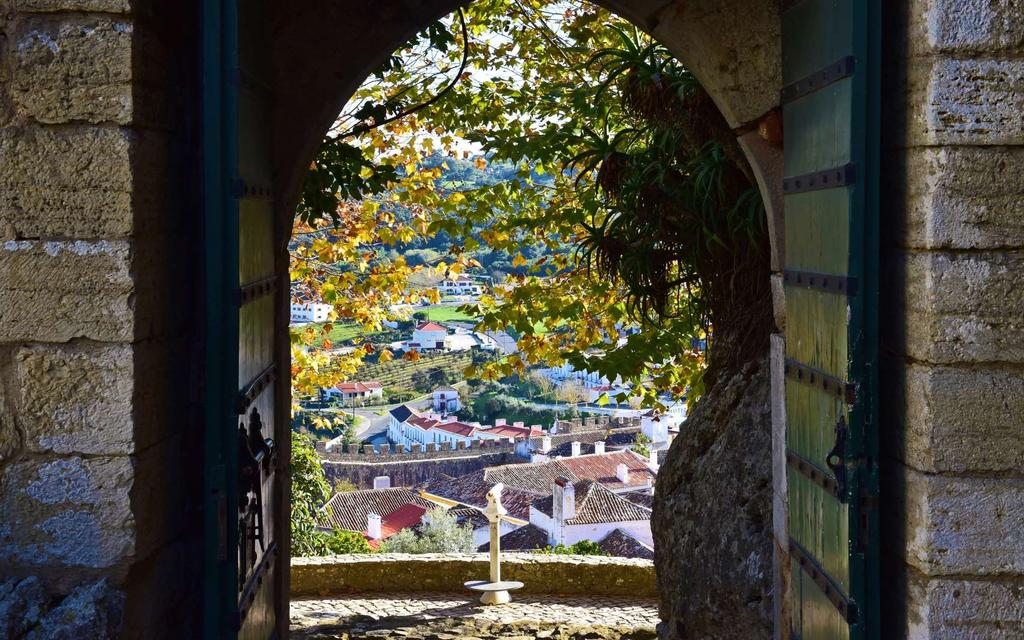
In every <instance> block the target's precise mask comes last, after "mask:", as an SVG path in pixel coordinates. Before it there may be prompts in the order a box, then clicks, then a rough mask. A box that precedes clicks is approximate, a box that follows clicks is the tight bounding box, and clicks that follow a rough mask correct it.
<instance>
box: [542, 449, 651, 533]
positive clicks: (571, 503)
mask: <svg viewBox="0 0 1024 640" xmlns="http://www.w3.org/2000/svg"><path fill="white" fill-rule="evenodd" d="M623 466H624V465H623ZM627 473H628V472H627ZM530 524H532V525H534V526H536V527H538V528H540V529H543V530H544V531H545V532H547V534H548V544H551V545H557V544H564V545H566V546H569V545H571V544H574V543H576V542H579V541H580V540H591V541H594V542H600V541H601V540H604V539H605V538H606V537H607V536H608V535H609V534H611V533H612V532H613V531H615V530H616V529H619V530H621V531H623V532H625V533H626V534H628V535H629V536H630V537H632V538H634V539H636V540H637V541H639V542H641V543H642V544H644V545H646V546H649V547H652V546H654V536H653V535H652V534H651V510H650V509H648V508H646V507H643V506H640V505H638V504H635V503H633V502H630V501H629V500H626V499H625V498H623V497H622V496H620V495H617V494H615V493H613V492H612V491H610V490H608V489H607V488H605V487H604V486H603V485H602V484H601V483H599V482H595V481H593V480H581V481H579V482H576V483H573V482H571V481H570V480H569V479H567V478H565V477H564V476H562V477H559V478H557V479H556V480H555V481H554V482H553V483H552V484H551V495H550V496H546V497H544V498H538V499H536V500H534V501H533V502H532V503H531V504H530Z"/></svg>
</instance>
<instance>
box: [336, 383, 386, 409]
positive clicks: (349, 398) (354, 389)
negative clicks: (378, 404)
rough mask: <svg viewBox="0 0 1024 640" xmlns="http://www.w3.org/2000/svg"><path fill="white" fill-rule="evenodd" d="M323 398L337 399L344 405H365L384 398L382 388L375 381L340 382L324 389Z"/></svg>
mask: <svg viewBox="0 0 1024 640" xmlns="http://www.w3.org/2000/svg"><path fill="white" fill-rule="evenodd" d="M324 396H326V397H329V398H338V399H340V400H341V401H342V402H344V403H345V404H350V403H355V404H366V403H367V402H372V401H373V400H375V399H381V398H383V397H384V386H383V385H382V384H381V383H379V382H377V381H376V380H371V381H370V382H342V383H340V384H338V385H337V386H334V387H329V388H327V389H324Z"/></svg>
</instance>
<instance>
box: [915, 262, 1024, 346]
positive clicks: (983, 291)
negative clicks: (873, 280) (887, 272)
mask: <svg viewBox="0 0 1024 640" xmlns="http://www.w3.org/2000/svg"><path fill="white" fill-rule="evenodd" d="M900 261H901V263H902V264H901V266H900V267H899V269H900V270H902V271H903V272H904V273H903V274H902V277H903V282H905V283H906V284H905V301H904V302H905V305H906V315H905V317H904V318H903V322H904V331H905V343H906V344H905V348H906V352H907V353H908V354H909V355H910V356H912V357H914V358H915V359H918V360H925V361H928V362H936V363H951V362H1017V363H1019V362H1024V314H1021V309H1024V287H1022V286H1021V279H1020V274H1021V273H1022V272H1024V253H1022V252H1021V251H1012V252H1005V253H994V252H990V253H988V252H987V253H968V254H949V253H911V254H905V255H904V256H903V257H902V258H901V260H900Z"/></svg>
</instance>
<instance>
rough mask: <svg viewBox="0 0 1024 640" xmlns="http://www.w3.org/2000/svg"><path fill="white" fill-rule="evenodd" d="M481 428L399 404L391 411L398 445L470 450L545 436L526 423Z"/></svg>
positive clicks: (392, 437)
mask: <svg viewBox="0 0 1024 640" xmlns="http://www.w3.org/2000/svg"><path fill="white" fill-rule="evenodd" d="M496 422H497V424H495V425H494V426H491V425H482V424H480V423H478V422H472V423H467V422H461V421H460V420H458V419H457V418H455V417H454V416H451V415H445V414H437V413H427V414H420V413H417V412H416V411H414V410H413V409H411V408H410V407H409V406H408V405H404V404H403V405H399V406H398V407H395V408H394V409H392V410H391V411H389V412H388V429H387V437H388V440H390V441H391V442H393V443H395V444H403V445H412V444H424V445H425V444H431V443H433V444H436V445H439V446H443V445H450V446H452V447H459V446H461V447H470V446H472V445H473V442H474V441H479V440H517V441H523V442H526V441H528V440H529V439H530V438H533V437H537V436H540V435H542V434H543V430H542V429H541V428H540V426H538V425H534V426H532V427H526V426H525V425H523V423H521V422H519V423H515V424H513V425H508V424H505V421H504V420H498V421H496Z"/></svg>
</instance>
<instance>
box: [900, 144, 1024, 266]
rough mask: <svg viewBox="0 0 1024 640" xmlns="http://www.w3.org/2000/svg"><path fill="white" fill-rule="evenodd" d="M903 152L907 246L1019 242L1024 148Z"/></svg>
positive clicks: (1023, 239)
mask: <svg viewBox="0 0 1024 640" xmlns="http://www.w3.org/2000/svg"><path fill="white" fill-rule="evenodd" d="M906 153H907V156H906V168H905V170H904V171H903V173H904V178H903V179H904V180H905V181H906V184H905V186H903V187H902V189H903V190H904V193H905V199H904V202H905V213H904V215H905V223H904V225H905V228H904V238H903V243H904V244H905V245H906V246H909V247H913V248H922V249H994V248H1004V247H1005V248H1021V247H1024V190H1022V189H1021V188H1020V185H1021V184H1024V148H1013V147H927V148H917V149H909V150H907V152H906Z"/></svg>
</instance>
